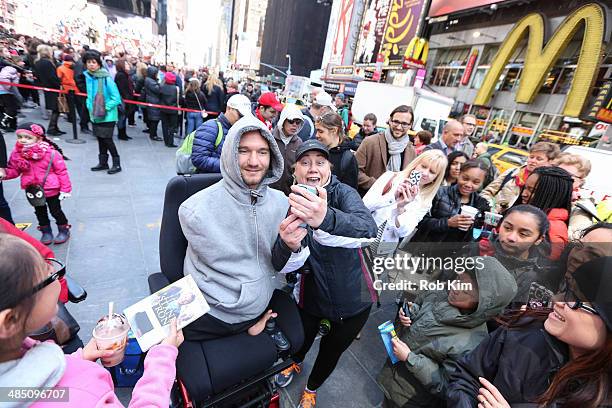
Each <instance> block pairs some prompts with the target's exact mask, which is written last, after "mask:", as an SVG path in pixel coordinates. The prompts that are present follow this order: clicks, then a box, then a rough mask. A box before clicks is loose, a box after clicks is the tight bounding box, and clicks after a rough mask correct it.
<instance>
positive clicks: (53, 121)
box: [47, 110, 59, 130]
mask: <svg viewBox="0 0 612 408" xmlns="http://www.w3.org/2000/svg"><path fill="white" fill-rule="evenodd" d="M58 119H59V111H58V110H54V111H51V117H50V118H49V125H48V126H47V130H59V127H57V120H58Z"/></svg>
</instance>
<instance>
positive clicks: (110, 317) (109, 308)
mask: <svg viewBox="0 0 612 408" xmlns="http://www.w3.org/2000/svg"><path fill="white" fill-rule="evenodd" d="M114 305H115V302H108V320H107V321H106V324H107V325H108V326H110V325H111V322H112V321H113V306H114Z"/></svg>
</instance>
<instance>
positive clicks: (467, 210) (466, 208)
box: [459, 205, 478, 231]
mask: <svg viewBox="0 0 612 408" xmlns="http://www.w3.org/2000/svg"><path fill="white" fill-rule="evenodd" d="M477 214H478V208H474V207H472V206H470V205H462V206H461V215H467V216H469V217H471V218H472V219H473V218H474V217H476V215H477ZM459 229H460V230H461V231H467V230H468V229H469V228H465V229H464V228H459Z"/></svg>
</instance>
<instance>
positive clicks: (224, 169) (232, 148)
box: [179, 115, 290, 324]
mask: <svg viewBox="0 0 612 408" xmlns="http://www.w3.org/2000/svg"><path fill="white" fill-rule="evenodd" d="M249 131H259V132H260V133H261V135H262V136H263V137H264V138H265V139H266V141H267V142H268V145H269V147H270V167H269V170H268V173H267V174H266V176H264V179H263V180H262V182H261V183H260V185H259V186H258V187H257V189H254V190H252V189H250V188H249V187H248V186H247V185H246V184H245V182H244V180H243V179H242V176H241V174H240V166H239V163H238V146H239V143H240V139H241V137H242V135H243V134H244V133H246V132H249ZM220 164H221V175H222V176H223V179H222V180H221V181H219V182H218V183H216V184H214V185H212V186H210V187H208V188H206V189H204V190H202V191H200V192H198V193H196V194H194V195H193V196H191V197H190V198H188V199H187V200H185V202H184V203H183V204H182V205H181V207H180V208H179V220H180V223H181V227H182V229H183V233H184V234H185V237H186V238H187V241H188V246H187V253H186V256H185V264H184V273H185V275H191V276H193V278H194V280H195V282H196V283H197V285H198V286H199V288H200V289H201V290H202V292H203V294H204V297H205V298H206V300H207V301H208V304H209V305H210V312H209V313H210V314H211V316H213V317H215V318H217V319H220V320H222V321H224V322H226V323H230V324H233V323H240V322H245V321H248V320H252V319H254V318H256V317H258V316H260V315H261V314H262V313H263V312H264V310H265V308H266V307H267V305H268V303H269V301H270V299H271V297H272V291H273V290H274V285H273V275H274V271H275V268H274V266H273V264H272V255H271V254H272V249H273V247H274V245H275V242H276V239H277V236H278V228H279V225H280V223H281V221H282V220H283V219H284V218H285V216H286V214H287V210H288V209H289V203H288V200H287V198H286V197H285V195H284V194H283V193H282V192H280V191H278V190H274V189H271V188H269V187H268V186H269V185H270V184H272V183H274V182H275V181H277V180H278V179H279V178H280V177H281V175H282V173H283V157H282V155H281V153H280V150H279V149H278V146H277V145H276V142H275V141H274V138H273V137H272V134H271V133H270V131H269V130H268V128H267V127H266V126H265V125H264V124H263V123H261V122H260V121H259V120H257V119H256V118H255V117H253V116H251V115H247V116H245V117H244V118H242V119H240V120H239V121H238V122H236V123H235V124H234V126H233V127H232V128H231V129H230V131H229V133H228V134H227V137H226V139H225V144H224V148H223V151H222V152H221V162H220ZM289 252H290V251H289Z"/></svg>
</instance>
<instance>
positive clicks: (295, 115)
mask: <svg viewBox="0 0 612 408" xmlns="http://www.w3.org/2000/svg"><path fill="white" fill-rule="evenodd" d="M287 119H300V120H301V121H302V124H301V125H300V127H299V128H298V130H297V132H295V133H296V134H298V133H300V130H302V128H303V127H304V120H305V118H304V114H303V113H302V111H301V110H300V108H298V107H297V106H296V105H287V106H285V107H284V108H283V110H282V111H281V113H280V118H279V119H278V125H277V128H278V130H279V131H280V132H281V134H282V135H283V136H287V135H285V132H284V131H283V126H284V124H285V121H286V120H287Z"/></svg>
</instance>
